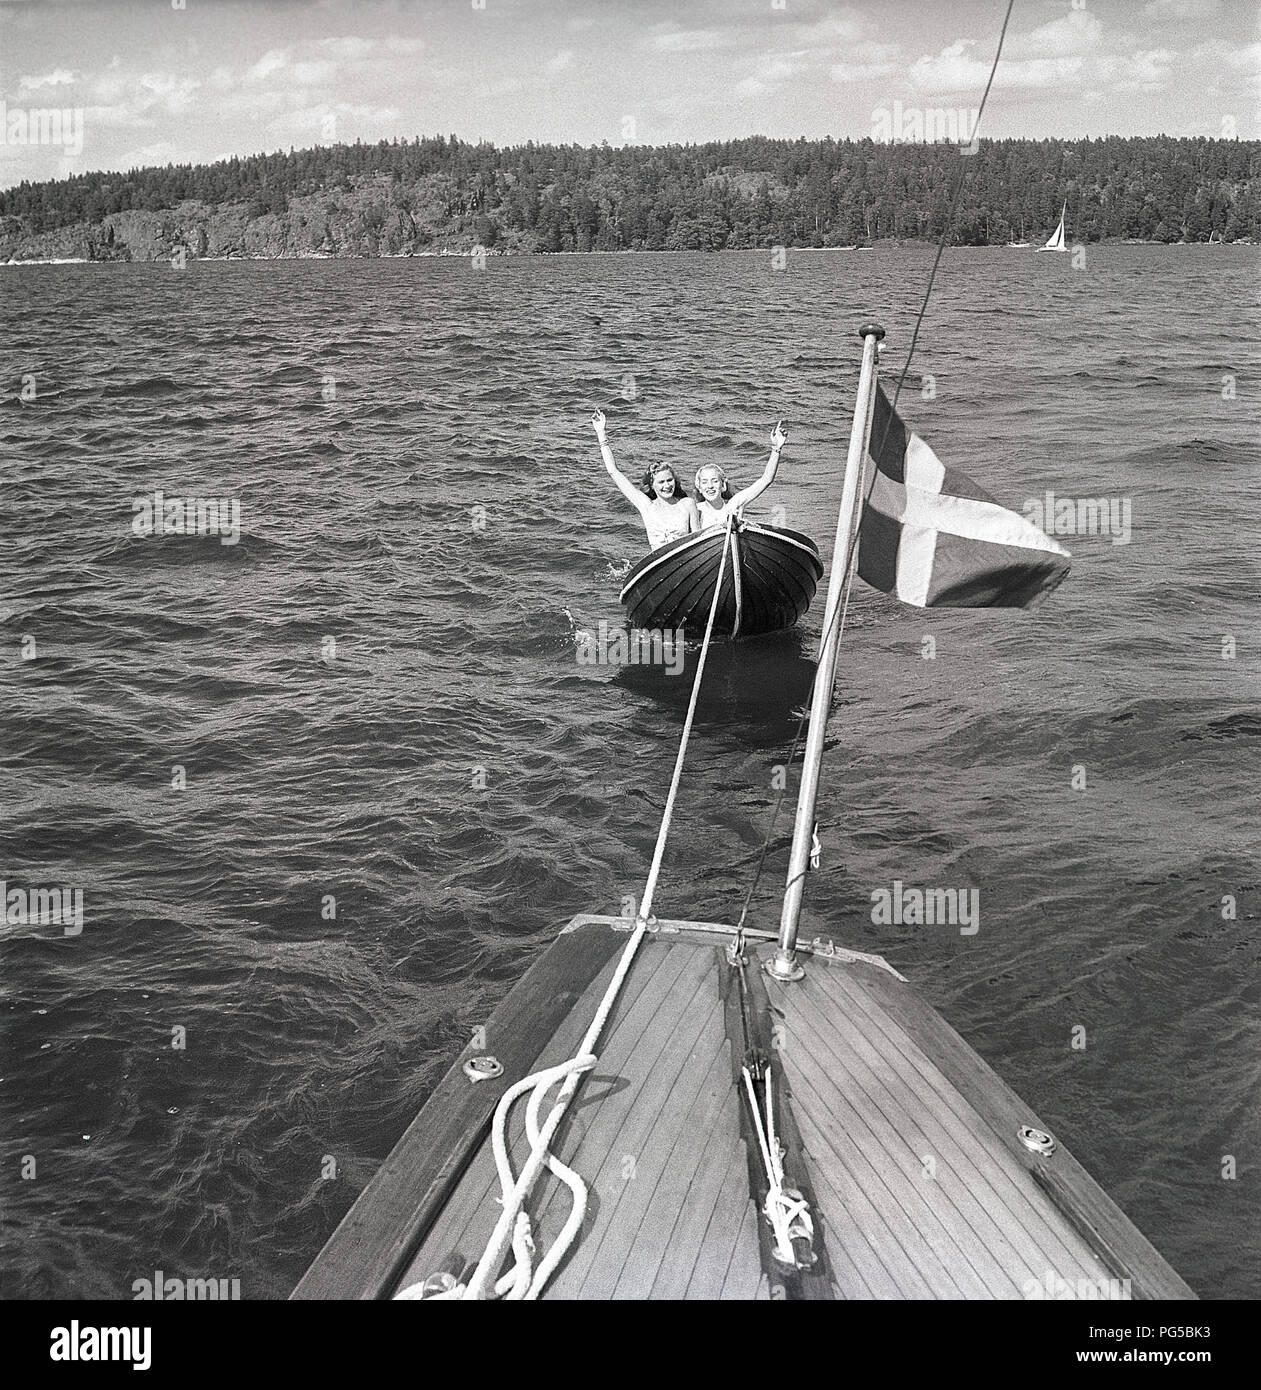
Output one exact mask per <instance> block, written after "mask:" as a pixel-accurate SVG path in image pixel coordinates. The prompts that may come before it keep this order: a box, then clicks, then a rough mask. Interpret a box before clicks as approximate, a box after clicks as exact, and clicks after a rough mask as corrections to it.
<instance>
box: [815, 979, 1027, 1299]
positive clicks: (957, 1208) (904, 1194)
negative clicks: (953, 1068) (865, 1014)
mask: <svg viewBox="0 0 1261 1390" xmlns="http://www.w3.org/2000/svg"><path fill="white" fill-rule="evenodd" d="M814 1003H815V1001H813V1000H811V999H810V998H809V995H808V994H807V993H806V992H803V993H802V994H801V995H800V996H799V997H798V999H797V1000H796V1001H795V1004H794V1008H795V1010H796V1011H797V1012H796V1017H801V1016H805V1017H814V1013H815V1011H814ZM816 1027H818V1028H819V1029H820V1030H821V1035H822V1036H823V1037H824V1038H825V1039H826V1041H823V1042H821V1043H820V1048H819V1051H820V1055H818V1056H817V1057H816V1058H814V1060H813V1061H811V1062H809V1063H808V1065H810V1066H814V1065H818V1066H823V1067H825V1068H826V1070H827V1071H828V1072H830V1073H832V1074H833V1075H834V1076H838V1075H844V1077H845V1081H846V1084H845V1085H844V1087H843V1088H842V1089H843V1091H844V1093H845V1096H848V1097H851V1098H855V1099H857V1098H861V1100H862V1109H863V1112H864V1115H865V1118H864V1119H862V1120H860V1119H857V1118H851V1117H849V1116H848V1113H847V1112H846V1113H843V1112H839V1111H838V1113H837V1118H838V1119H841V1120H842V1123H843V1124H844V1125H845V1126H846V1127H847V1128H852V1134H851V1135H850V1139H851V1141H852V1142H853V1143H854V1144H855V1145H858V1146H860V1147H865V1149H866V1151H867V1152H868V1156H869V1158H870V1159H871V1161H872V1163H873V1165H874V1166H876V1167H877V1168H879V1169H880V1170H881V1177H882V1180H883V1181H884V1183H885V1185H886V1186H887V1187H888V1188H890V1189H891V1190H892V1191H896V1192H898V1193H900V1194H901V1199H902V1201H903V1204H904V1205H905V1206H907V1209H908V1210H920V1209H921V1208H922V1211H923V1220H922V1223H919V1224H921V1225H922V1228H923V1230H924V1232H925V1234H926V1235H928V1236H929V1237H930V1238H933V1236H934V1233H936V1232H941V1233H943V1234H944V1236H945V1238H946V1239H947V1241H948V1242H950V1244H949V1245H947V1246H945V1247H942V1249H941V1250H940V1251H939V1254H941V1256H942V1257H943V1258H944V1259H945V1260H946V1262H947V1263H948V1264H949V1265H950V1267H951V1269H952V1270H954V1271H955V1273H956V1275H957V1277H958V1280H961V1281H962V1282H961V1285H960V1286H961V1287H963V1288H964V1289H965V1292H967V1293H968V1295H969V1296H970V1297H984V1296H986V1295H987V1291H988V1296H990V1297H996V1296H997V1297H1015V1296H1016V1295H1017V1294H1018V1293H1019V1286H1020V1282H1021V1281H1022V1280H1023V1279H1025V1278H1030V1277H1033V1276H1034V1272H1035V1270H1037V1269H1042V1268H1045V1263H1046V1261H1045V1258H1043V1257H1042V1256H1041V1254H1040V1253H1039V1252H1040V1248H1041V1247H1039V1246H1038V1245H1037V1244H1036V1243H1034V1242H1033V1241H1032V1240H1031V1239H1030V1238H1029V1237H1028V1236H1027V1234H1026V1232H1025V1230H1024V1228H1023V1227H1022V1226H1020V1225H1019V1224H1018V1222H1017V1221H1016V1218H1015V1217H1014V1216H1011V1215H1010V1214H1008V1215H1007V1219H1006V1227H1007V1229H1006V1230H1004V1229H1003V1228H1002V1227H1001V1226H1000V1225H999V1224H998V1223H997V1221H996V1220H995V1219H994V1217H993V1216H991V1215H990V1211H993V1212H994V1213H995V1214H996V1215H998V1216H1000V1217H1001V1216H1002V1215H1003V1214H1004V1213H1006V1208H1005V1207H1003V1206H1002V1205H1001V1203H1000V1200H999V1197H998V1195H997V1194H996V1192H995V1191H994V1190H993V1188H992V1187H991V1186H990V1185H989V1182H988V1181H987V1177H989V1176H995V1175H998V1171H997V1165H996V1164H995V1163H994V1162H993V1161H988V1162H986V1161H985V1159H986V1156H985V1155H984V1154H982V1153H980V1152H978V1150H977V1148H976V1144H975V1142H972V1143H971V1146H970V1148H968V1147H960V1144H956V1143H955V1142H954V1140H953V1139H951V1138H950V1137H949V1136H947V1135H946V1133H945V1131H944V1130H943V1129H942V1128H941V1126H940V1125H939V1124H938V1123H937V1121H936V1118H935V1117H934V1115H933V1114H932V1113H931V1105H928V1104H926V1103H925V1096H924V1094H922V1093H920V1092H917V1091H916V1090H914V1089H913V1088H912V1087H910V1086H908V1085H907V1083H906V1080H905V1078H904V1077H903V1076H902V1075H901V1074H899V1072H898V1071H897V1069H896V1066H895V1065H893V1064H892V1063H891V1062H890V1060H889V1058H888V1054H887V1052H882V1053H880V1054H879V1055H876V1054H873V1052H872V1051H871V1049H870V1048H869V1047H868V1045H867V1044H866V1042H865V1040H864V1039H863V1038H862V1036H861V1029H858V1030H856V1029H855V1027H854V1020H853V1019H849V1020H845V1019H843V1017H842V1016H841V1015H840V1011H839V1010H834V1011H833V1014H832V1016H831V1017H829V1018H828V1019H827V1020H826V1022H823V1021H819V1022H818V1023H816ZM825 1059H826V1061H825ZM816 1089H819V1088H818V1086H816ZM842 1103H843V1104H844V1105H846V1106H848V1101H846V1100H844V1099H843V1102H842ZM865 1136H866V1137H865ZM959 1138H960V1142H961V1144H962V1145H963V1146H969V1144H970V1140H971V1139H972V1136H969V1135H968V1134H962V1133H961V1134H960V1136H959ZM925 1155H931V1156H932V1157H933V1158H934V1160H935V1162H936V1165H937V1167H936V1173H935V1175H934V1176H933V1177H932V1178H931V1179H926V1178H925V1177H924V1175H923V1158H924V1156H925ZM978 1160H980V1161H978ZM984 1168H988V1169H989V1170H990V1172H989V1174H986V1173H985V1172H983V1169H984ZM998 1176H1001V1175H998ZM1015 1195H1017V1196H1018V1195H1019V1194H1015ZM987 1206H988V1207H989V1211H987ZM1018 1210H1019V1208H1018ZM917 1221H918V1218H917ZM951 1252H953V1254H951ZM1022 1252H1023V1253H1022ZM1029 1261H1032V1263H1029ZM1039 1277H1040V1276H1039ZM974 1280H975V1281H979V1283H980V1287H979V1288H978V1287H976V1284H975V1282H974Z"/></svg>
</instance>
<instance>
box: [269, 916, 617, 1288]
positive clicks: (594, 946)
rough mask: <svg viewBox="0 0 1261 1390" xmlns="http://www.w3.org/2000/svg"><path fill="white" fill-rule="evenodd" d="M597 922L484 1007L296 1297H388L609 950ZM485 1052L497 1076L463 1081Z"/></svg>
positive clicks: (609, 934) (611, 944)
mask: <svg viewBox="0 0 1261 1390" xmlns="http://www.w3.org/2000/svg"><path fill="white" fill-rule="evenodd" d="M618 945H619V936H618V934H617V933H616V932H613V931H611V930H609V929H608V928H606V927H601V926H599V925H595V924H592V925H589V926H586V927H584V928H583V929H581V930H580V931H575V932H569V933H566V934H564V935H562V936H561V937H559V938H558V939H557V940H556V941H555V942H553V943H552V945H551V946H550V947H549V948H548V950H547V951H546V952H545V953H544V954H543V956H542V957H540V959H539V960H538V961H536V962H535V964H534V965H533V966H531V968H530V969H529V970H528V971H527V972H526V974H525V976H524V977H523V978H522V980H521V981H520V983H519V984H518V985H517V986H516V987H515V988H514V989H513V990H512V991H511V993H510V994H509V995H508V996H507V998H506V999H504V1000H503V1002H502V1003H501V1004H500V1005H499V1007H498V1008H497V1009H495V1011H494V1012H493V1013H492V1015H491V1017H490V1020H489V1021H488V1023H487V1025H486V1031H487V1041H486V1044H485V1046H484V1047H474V1046H472V1045H470V1046H468V1047H466V1048H465V1049H464V1051H463V1052H462V1053H461V1054H460V1056H459V1057H458V1058H457V1059H456V1062H455V1064H454V1065H453V1066H452V1068H451V1070H450V1071H449V1072H448V1073H447V1074H446V1076H444V1077H443V1079H442V1080H441V1081H440V1082H439V1083H438V1085H437V1087H436V1088H435V1089H434V1091H433V1093H432V1095H431V1096H430V1098H429V1100H428V1101H427V1102H426V1104H425V1106H424V1107H423V1108H422V1109H421V1111H420V1113H419V1114H418V1115H417V1116H416V1118H415V1119H414V1120H413V1121H412V1123H411V1124H410V1125H409V1126H408V1128H407V1130H406V1132H405V1133H404V1134H403V1136H402V1138H401V1139H400V1140H399V1142H398V1143H397V1144H396V1145H395V1146H394V1148H393V1149H392V1150H391V1151H390V1154H389V1156H388V1157H387V1158H386V1160H385V1162H384V1163H383V1164H382V1165H381V1167H380V1169H379V1170H378V1171H377V1173H376V1174H375V1175H374V1176H373V1177H372V1179H371V1181H370V1182H369V1183H368V1185H367V1187H366V1188H365V1189H364V1191H363V1192H362V1193H361V1194H360V1196H359V1198H358V1200H357V1201H356V1202H355V1203H354V1205H353V1206H352V1207H351V1208H350V1210H349V1211H348V1212H347V1213H346V1215H345V1217H344V1218H343V1219H342V1221H341V1224H340V1225H339V1226H338V1227H337V1229H336V1230H335V1231H334V1232H333V1234H332V1235H331V1236H330V1237H329V1239H328V1241H327V1242H326V1244H325V1246H324V1249H323V1250H322V1251H321V1252H320V1254H319V1255H318V1256H317V1257H316V1259H315V1261H314V1262H313V1263H312V1265H311V1267H310V1268H309V1269H308V1270H307V1272H306V1274H305V1275H303V1277H302V1279H301V1281H300V1282H299V1284H298V1286H297V1288H295V1289H294V1291H293V1293H292V1295H291V1297H292V1298H295V1299H329V1298H334V1299H336V1298H353V1299H374V1298H385V1297H388V1296H389V1294H390V1292H391V1291H392V1289H393V1286H394V1284H395V1281H396V1280H397V1278H398V1275H399V1273H400V1272H401V1271H402V1270H403V1269H404V1268H405V1267H406V1265H407V1262H408V1259H409V1257H410V1254H411V1252H412V1251H413V1249H414V1248H415V1246H416V1245H417V1244H418V1243H419V1241H420V1240H421V1239H422V1238H423V1235H424V1233H425V1230H426V1229H427V1228H428V1226H429V1225H430V1224H431V1222H432V1221H433V1219H434V1217H435V1216H436V1214H437V1213H438V1211H440V1210H441V1206H442V1203H443V1202H444V1201H445V1200H446V1197H447V1195H448V1193H449V1191H450V1190H451V1187H452V1185H453V1184H454V1182H455V1180H456V1178H457V1177H458V1174H459V1173H460V1171H461V1170H462V1169H463V1168H464V1166H465V1165H466V1164H467V1162H468V1159H469V1157H470V1155H471V1153H472V1152H473V1151H474V1149H475V1147H476V1145H477V1143H478V1142H479V1141H480V1137H481V1136H482V1135H483V1134H484V1133H485V1132H486V1129H487V1127H488V1126H489V1122H490V1116H491V1114H492V1113H493V1112H494V1108H495V1105H496V1104H497V1102H498V1100H499V1097H500V1096H501V1095H502V1094H503V1092H504V1091H505V1090H507V1088H508V1086H509V1085H511V1084H512V1079H513V1077H514V1076H522V1075H525V1074H526V1073H527V1072H528V1071H530V1070H531V1069H532V1067H533V1064H534V1062H535V1059H536V1058H537V1057H538V1055H539V1052H540V1050H541V1049H542V1047H543V1046H544V1045H545V1043H546V1041H547V1039H548V1038H550V1037H551V1035H552V1034H553V1033H554V1032H555V1030H556V1028H557V1026H558V1025H559V1024H560V1023H561V1022H562V1021H563V1020H564V1019H565V1018H566V1016H567V1015H568V1013H569V1011H570V1009H571V1007H572V1005H573V1004H574V1002H575V1001H576V1000H577V999H578V998H579V997H580V996H581V995H582V994H583V992H584V991H585V990H586V988H587V985H588V984H589V983H590V981H591V980H592V978H593V977H594V976H595V975H597V974H598V973H599V971H600V970H601V969H602V968H603V967H604V965H605V964H606V962H607V961H608V959H609V957H610V956H611V955H612V954H613V953H614V952H615V951H616V950H617V949H618ZM480 1051H488V1052H494V1053H495V1054H496V1055H498V1057H499V1058H500V1060H501V1061H502V1062H503V1063H504V1067H505V1075H504V1077H502V1078H500V1079H498V1080H493V1081H482V1082H479V1083H478V1084H477V1085H475V1086H474V1085H470V1083H469V1081H468V1078H467V1077H466V1076H464V1074H463V1072H462V1071H461V1066H462V1063H463V1062H464V1060H465V1059H466V1058H467V1057H470V1056H473V1055H475V1054H476V1053H478V1052H480Z"/></svg>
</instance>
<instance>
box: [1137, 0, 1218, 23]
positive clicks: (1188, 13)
mask: <svg viewBox="0 0 1261 1390" xmlns="http://www.w3.org/2000/svg"><path fill="white" fill-rule="evenodd" d="M1220 9H1221V4H1220V0H1149V3H1148V4H1146V5H1144V6H1143V12H1144V14H1146V15H1147V16H1148V17H1149V18H1150V19H1155V20H1167V19H1183V20H1195V19H1210V18H1211V17H1212V16H1213V15H1215V14H1217V12H1218V11H1219V10H1220Z"/></svg>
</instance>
